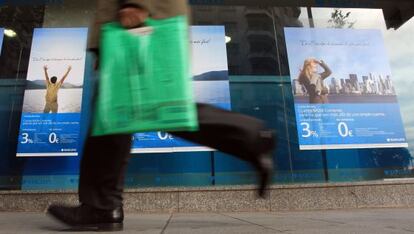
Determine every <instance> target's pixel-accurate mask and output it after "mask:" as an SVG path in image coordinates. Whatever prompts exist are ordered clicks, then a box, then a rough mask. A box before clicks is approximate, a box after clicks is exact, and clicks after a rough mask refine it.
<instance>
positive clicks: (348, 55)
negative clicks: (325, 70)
mask: <svg viewBox="0 0 414 234" xmlns="http://www.w3.org/2000/svg"><path fill="white" fill-rule="evenodd" d="M338 30H341V37H333V36H331V35H335V33H337V32H338ZM297 35H298V36H299V37H300V38H301V39H300V40H299V41H298V42H299V45H300V46H295V47H291V48H290V49H291V51H290V53H296V56H295V57H292V58H290V64H291V66H292V68H291V70H292V71H291V76H292V77H294V78H293V80H292V85H293V94H294V96H295V98H296V100H297V101H298V102H301V103H305V102H306V97H307V96H309V93H308V92H307V90H306V88H305V87H304V86H303V85H302V84H301V83H300V82H299V79H298V78H299V76H300V73H301V71H302V69H303V66H304V61H306V59H309V58H315V59H319V60H323V61H324V62H325V63H326V65H327V66H328V67H329V68H330V70H331V71H332V74H331V75H330V76H329V77H328V78H326V79H325V80H324V86H325V87H326V89H327V90H326V91H327V93H328V95H329V101H330V103H361V102H386V103H388V102H397V97H396V96H397V94H396V90H395V87H394V84H393V82H392V77H391V70H390V66H389V64H388V61H387V56H386V51H385V48H384V46H383V39H382V35H381V31H379V30H370V29H366V30H355V29H325V30H314V29H302V31H301V32H297ZM306 37H308V38H306ZM305 38H306V39H305ZM328 38H329V39H328ZM289 40H291V39H290V38H289ZM318 70H319V72H321V70H322V69H321V67H318Z"/></svg>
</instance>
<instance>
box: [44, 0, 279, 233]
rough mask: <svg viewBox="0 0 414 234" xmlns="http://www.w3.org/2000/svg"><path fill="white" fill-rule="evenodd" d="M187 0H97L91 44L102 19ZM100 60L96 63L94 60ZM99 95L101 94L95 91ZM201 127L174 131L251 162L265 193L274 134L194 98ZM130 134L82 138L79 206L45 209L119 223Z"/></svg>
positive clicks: (160, 13)
mask: <svg viewBox="0 0 414 234" xmlns="http://www.w3.org/2000/svg"><path fill="white" fill-rule="evenodd" d="M186 2H187V1H186V0H156V1H155V0H124V1H120V0H98V8H97V9H98V11H97V16H96V23H95V24H94V26H93V28H92V34H91V37H90V41H89V49H90V50H92V51H95V52H96V53H99V48H98V45H99V30H100V26H101V24H103V23H106V22H111V21H116V20H117V21H119V22H120V23H121V25H123V26H124V27H125V28H135V27H139V26H141V25H142V24H143V22H144V21H145V19H146V18H147V17H148V16H151V17H152V18H154V19H162V18H168V17H174V16H178V15H187V13H188V6H187V4H186ZM96 64H98V63H96ZM97 95H99V94H97ZM197 112H198V122H199V130H198V131H195V132H172V134H174V135H176V136H178V137H181V138H183V139H186V140H189V141H192V142H195V143H198V144H201V145H205V146H208V147H211V148H215V149H217V150H220V151H222V152H225V153H228V154H231V155H234V156H235V157H238V158H240V159H242V160H245V161H248V162H250V163H251V164H252V165H253V166H254V167H255V169H256V170H257V174H258V184H259V186H258V194H259V195H260V196H264V195H265V191H266V188H267V185H268V184H269V183H270V181H271V176H272V169H273V160H272V152H273V149H274V147H275V137H274V134H273V132H272V131H270V130H269V129H267V128H266V127H265V124H264V123H263V122H262V121H260V120H257V119H255V118H252V117H249V116H246V115H242V114H237V113H233V112H229V111H226V110H222V109H218V108H215V107H212V106H209V105H206V104H197ZM131 138H132V135H131V134H119V135H108V136H99V137H92V136H89V137H88V139H87V140H86V143H85V147H84V153H83V157H82V162H81V169H80V179H79V201H80V204H81V205H80V206H77V207H68V206H64V205H59V204H54V205H51V206H50V207H49V209H48V213H49V214H50V215H51V216H53V217H55V218H56V219H58V220H59V221H61V222H63V223H65V224H67V225H69V226H71V227H75V228H77V227H87V228H93V229H95V230H100V231H117V230H122V229H123V219H124V214H123V208H122V206H123V203H122V193H123V187H124V174H125V171H126V168H127V163H128V158H129V156H130V147H131Z"/></svg>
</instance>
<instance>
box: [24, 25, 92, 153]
mask: <svg viewBox="0 0 414 234" xmlns="http://www.w3.org/2000/svg"><path fill="white" fill-rule="evenodd" d="M87 33H88V31H87V28H38V29H35V30H34V33H33V42H32V48H31V54H30V62H29V68H28V73H27V81H26V90H25V94H24V101H23V110H22V117H21V123H20V131H19V139H18V146H17V156H18V157H40V156H77V155H78V152H79V151H80V147H81V145H80V142H81V140H80V125H81V123H80V121H81V109H82V96H83V81H84V73H85V60H86V58H85V57H86V41H87ZM46 77H48V79H49V82H50V80H52V78H53V77H56V78H57V81H56V84H59V83H60V82H61V83H62V85H61V87H60V89H59V91H58V93H57V102H56V103H57V106H58V108H57V113H53V111H52V113H50V112H48V113H45V110H46V109H47V108H46V107H47V106H50V105H48V104H47V102H46V96H47V91H46V90H47V89H46V84H47V83H48V81H47V79H46ZM64 77H66V79H64ZM63 79H64V82H63Z"/></svg>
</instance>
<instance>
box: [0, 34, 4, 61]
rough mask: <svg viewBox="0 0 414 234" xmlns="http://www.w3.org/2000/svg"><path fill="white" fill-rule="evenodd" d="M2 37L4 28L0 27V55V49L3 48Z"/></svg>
mask: <svg viewBox="0 0 414 234" xmlns="http://www.w3.org/2000/svg"><path fill="white" fill-rule="evenodd" d="M3 37H4V28H0V55H1V49H2V48H3Z"/></svg>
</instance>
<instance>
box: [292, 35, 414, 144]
mask: <svg viewBox="0 0 414 234" xmlns="http://www.w3.org/2000/svg"><path fill="white" fill-rule="evenodd" d="M285 36H286V44H287V51H288V60H289V67H290V74H291V80H292V92H293V95H294V101H295V112H296V121H297V125H298V138H299V145H300V149H302V150H312V149H349V148H382V147H384V148H385V147H406V146H408V145H407V142H406V137H405V130H404V126H403V123H402V119H401V114H400V109H399V105H398V99H397V91H396V90H395V87H394V85H393V82H392V72H391V69H390V66H389V63H388V57H387V53H386V51H385V47H384V41H383V37H382V34H381V31H380V30H375V29H358V30H357V29H333V28H285Z"/></svg>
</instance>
